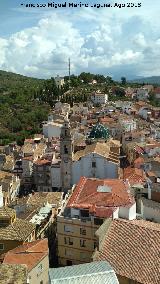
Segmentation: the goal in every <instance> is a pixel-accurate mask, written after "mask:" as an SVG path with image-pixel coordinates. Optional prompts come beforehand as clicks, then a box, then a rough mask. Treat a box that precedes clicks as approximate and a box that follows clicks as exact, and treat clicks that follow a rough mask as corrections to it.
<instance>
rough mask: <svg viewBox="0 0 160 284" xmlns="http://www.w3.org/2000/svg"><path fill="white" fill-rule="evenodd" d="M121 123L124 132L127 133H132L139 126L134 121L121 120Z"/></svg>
mask: <svg viewBox="0 0 160 284" xmlns="http://www.w3.org/2000/svg"><path fill="white" fill-rule="evenodd" d="M119 123H120V125H121V127H122V131H125V132H130V131H133V130H135V129H136V128H137V124H136V121H135V120H134V119H120V120H119Z"/></svg>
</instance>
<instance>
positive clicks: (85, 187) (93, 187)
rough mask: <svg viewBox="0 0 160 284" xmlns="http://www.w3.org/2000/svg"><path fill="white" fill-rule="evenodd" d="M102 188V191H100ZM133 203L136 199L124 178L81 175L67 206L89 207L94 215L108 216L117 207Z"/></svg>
mask: <svg viewBox="0 0 160 284" xmlns="http://www.w3.org/2000/svg"><path fill="white" fill-rule="evenodd" d="M100 188H101V189H102V191H99V189H100ZM103 190H104V192H103ZM105 191H107V192H105ZM133 203H134V199H133V197H131V195H130V191H129V188H128V186H127V185H126V184H125V183H124V182H123V180H120V179H94V178H86V177H81V178H80V181H79V183H78V184H77V186H76V187H75V189H74V192H73V193H72V196H71V197H70V199H69V201H68V204H67V207H73V208H87V209H89V211H90V213H93V214H94V215H97V216H99V215H100V216H101V217H102V215H103V217H108V216H109V213H112V212H113V211H114V209H115V208H117V207H119V206H123V207H124V206H129V205H132V204H133ZM109 209H110V212H109ZM98 214H99V215H98ZM110 216H111V214H110Z"/></svg>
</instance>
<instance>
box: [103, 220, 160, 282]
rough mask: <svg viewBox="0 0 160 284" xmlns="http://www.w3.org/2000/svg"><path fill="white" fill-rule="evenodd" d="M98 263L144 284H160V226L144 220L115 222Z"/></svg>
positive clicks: (109, 231) (107, 236) (108, 233)
mask: <svg viewBox="0 0 160 284" xmlns="http://www.w3.org/2000/svg"><path fill="white" fill-rule="evenodd" d="M98 260H107V261H108V262H109V263H110V264H111V266H112V267H113V269H114V270H115V272H116V273H117V274H118V275H120V276H124V277H126V278H129V279H132V280H134V281H137V282H138V283H143V284H159V283H160V225H159V224H156V223H153V222H148V221H144V220H133V221H128V220H120V219H117V220H113V221H112V224H111V226H110V227H109V230H108V232H107V235H106V239H105V241H104V243H103V245H102V247H101V248H100V252H99V257H98Z"/></svg>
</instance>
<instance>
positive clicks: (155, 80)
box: [131, 76, 160, 85]
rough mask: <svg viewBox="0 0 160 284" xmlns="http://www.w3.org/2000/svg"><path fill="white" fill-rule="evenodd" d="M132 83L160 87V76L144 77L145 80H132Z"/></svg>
mask: <svg viewBox="0 0 160 284" xmlns="http://www.w3.org/2000/svg"><path fill="white" fill-rule="evenodd" d="M131 82H134V83H141V84H143V83H144V84H155V85H160V76H152V77H144V78H140V79H135V80H132V81H131Z"/></svg>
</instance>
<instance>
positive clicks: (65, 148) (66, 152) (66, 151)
mask: <svg viewBox="0 0 160 284" xmlns="http://www.w3.org/2000/svg"><path fill="white" fill-rule="evenodd" d="M64 153H65V154H68V149H67V146H66V145H64Z"/></svg>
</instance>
